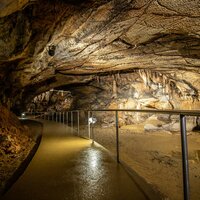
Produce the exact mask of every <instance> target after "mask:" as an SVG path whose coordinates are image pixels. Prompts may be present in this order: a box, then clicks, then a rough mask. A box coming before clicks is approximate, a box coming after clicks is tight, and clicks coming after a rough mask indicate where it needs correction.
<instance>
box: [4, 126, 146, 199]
mask: <svg viewBox="0 0 200 200" xmlns="http://www.w3.org/2000/svg"><path fill="white" fill-rule="evenodd" d="M11 199H20V200H27V199H29V200H35V199H37V200H46V199H48V200H51V199H53V200H55V199H57V200H61V199H62V200H72V199H73V200H76V199H77V200H79V199H80V200H101V199H102V200H112V199H115V200H118V199H119V200H122V199H124V200H129V199H130V200H134V199H136V200H142V199H146V197H145V195H144V194H143V193H142V192H141V191H140V190H139V188H138V187H137V186H136V184H135V183H134V182H133V180H132V179H131V178H130V176H129V175H128V174H127V173H126V172H125V171H124V169H123V168H122V167H121V166H120V165H118V164H117V163H116V162H115V161H114V160H113V159H112V158H111V157H110V155H109V154H108V153H107V151H106V150H104V149H103V148H102V147H100V146H96V145H92V144H91V141H90V140H86V139H82V138H79V137H75V136H72V135H70V129H69V128H67V127H66V126H64V125H62V124H58V123H54V122H44V131H43V138H42V141H41V144H40V146H39V148H38V150H37V152H36V154H35V156H34V157H33V159H32V161H31V163H30V164H29V166H28V167H27V169H26V170H25V172H24V173H23V175H22V176H21V177H20V178H19V179H18V180H17V182H16V183H15V184H14V185H13V186H12V187H11V189H10V190H9V191H8V192H7V193H6V194H5V195H4V196H3V200H11Z"/></svg>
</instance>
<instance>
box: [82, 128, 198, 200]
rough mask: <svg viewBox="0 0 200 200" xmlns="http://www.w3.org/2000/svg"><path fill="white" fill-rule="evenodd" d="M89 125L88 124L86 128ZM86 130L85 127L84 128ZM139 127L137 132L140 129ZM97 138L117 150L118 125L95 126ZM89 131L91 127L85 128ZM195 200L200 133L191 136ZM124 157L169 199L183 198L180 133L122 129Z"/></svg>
mask: <svg viewBox="0 0 200 200" xmlns="http://www.w3.org/2000/svg"><path fill="white" fill-rule="evenodd" d="M85 128H86V127H85ZM82 130H83V129H82ZM136 130H137V131H136ZM93 132H94V138H95V140H96V141H97V142H98V143H100V144H102V145H103V146H104V147H106V148H107V149H108V150H110V151H111V152H112V153H113V154H115V153H116V148H115V141H116V140H115V128H112V127H108V128H103V129H102V127H94V130H93ZM83 133H85V135H86V134H87V129H85V131H83ZM188 145H189V168H190V186H191V199H193V200H196V199H200V191H199V187H200V134H199V133H198V132H196V133H195V132H190V134H189V135H188ZM120 159H121V160H123V161H125V162H126V163H127V164H128V165H129V166H130V167H131V168H132V169H134V170H135V171H136V172H137V173H138V174H139V175H140V176H142V177H143V178H144V179H145V180H146V181H147V182H148V183H150V184H152V186H153V188H154V189H156V190H157V191H159V192H161V193H162V194H163V195H164V196H166V198H165V199H173V200H179V199H180V200H181V199H183V196H182V165H181V144H180V134H179V132H173V133H169V132H166V131H161V130H160V131H148V132H147V131H145V132H144V131H143V132H142V131H141V130H139V129H136V128H135V127H134V125H132V126H131V125H130V126H123V127H121V128H120Z"/></svg>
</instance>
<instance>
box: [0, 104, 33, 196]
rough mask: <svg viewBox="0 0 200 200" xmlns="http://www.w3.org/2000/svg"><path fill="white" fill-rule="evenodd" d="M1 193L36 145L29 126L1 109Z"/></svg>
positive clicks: (4, 109)
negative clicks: (23, 124)
mask: <svg viewBox="0 0 200 200" xmlns="http://www.w3.org/2000/svg"><path fill="white" fill-rule="evenodd" d="M0 111H1V115H0V193H2V192H3V190H4V189H5V186H6V184H7V183H8V181H9V179H10V178H11V177H12V176H13V174H14V172H15V171H16V170H17V168H18V167H19V166H20V164H21V163H22V162H23V161H24V159H25V158H26V157H27V156H28V154H29V153H30V151H31V149H32V148H33V147H34V145H35V141H34V140H33V139H32V137H31V135H30V132H29V129H28V127H27V126H22V125H21V123H20V122H19V120H18V119H17V117H16V116H15V115H14V114H12V113H10V112H9V111H8V110H7V109H6V108H4V107H0Z"/></svg>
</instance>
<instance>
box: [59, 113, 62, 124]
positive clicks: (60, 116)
mask: <svg viewBox="0 0 200 200" xmlns="http://www.w3.org/2000/svg"><path fill="white" fill-rule="evenodd" d="M61 114H62V113H61V111H60V112H59V122H60V123H62V115H61Z"/></svg>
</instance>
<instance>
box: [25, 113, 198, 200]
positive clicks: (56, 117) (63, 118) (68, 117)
mask: <svg viewBox="0 0 200 200" xmlns="http://www.w3.org/2000/svg"><path fill="white" fill-rule="evenodd" d="M81 111H83V110H75V111H67V112H52V113H39V114H37V113H32V116H34V118H42V119H46V120H52V121H55V122H60V123H64V124H66V125H68V126H71V127H72V128H73V127H74V124H75V123H74V121H76V124H77V133H78V136H79V135H80V112H81ZM84 112H88V120H87V121H88V138H90V139H93V140H94V135H92V134H93V132H92V134H91V129H92V126H93V125H92V124H93V123H95V122H93V121H91V119H92V120H93V117H94V116H93V115H94V112H115V128H116V155H117V156H116V157H117V162H118V163H119V162H120V154H119V112H137V113H156V114H170V115H179V118H180V133H181V150H182V174H183V193H184V200H189V199H190V184H189V164H188V144H187V131H186V116H200V111H191V110H136V109H105V110H84ZM74 113H76V114H77V117H76V120H74ZM26 114H27V115H28V114H30V113H26Z"/></svg>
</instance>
